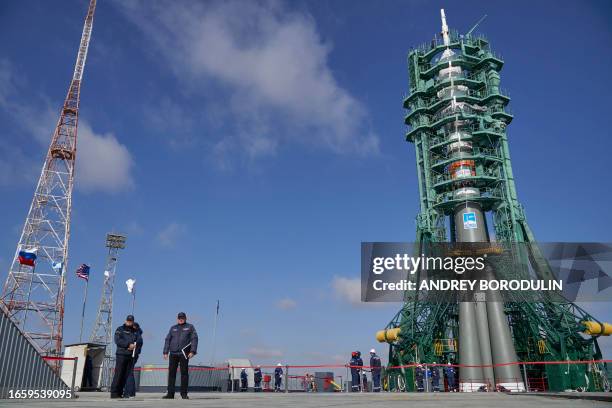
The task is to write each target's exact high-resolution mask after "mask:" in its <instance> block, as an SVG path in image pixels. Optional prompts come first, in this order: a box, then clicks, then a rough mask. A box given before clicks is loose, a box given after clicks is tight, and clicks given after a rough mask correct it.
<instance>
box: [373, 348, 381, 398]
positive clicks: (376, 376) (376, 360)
mask: <svg viewBox="0 0 612 408" xmlns="http://www.w3.org/2000/svg"><path fill="white" fill-rule="evenodd" d="M381 366H382V365H381V363H380V357H378V355H376V350H374V349H372V350H370V370H372V391H374V392H380V371H381V369H382V368H381Z"/></svg>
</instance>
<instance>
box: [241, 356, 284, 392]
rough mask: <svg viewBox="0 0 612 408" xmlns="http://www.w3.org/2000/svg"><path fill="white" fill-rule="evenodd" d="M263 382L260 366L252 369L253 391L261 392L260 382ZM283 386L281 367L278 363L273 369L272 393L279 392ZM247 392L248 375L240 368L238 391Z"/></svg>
mask: <svg viewBox="0 0 612 408" xmlns="http://www.w3.org/2000/svg"><path fill="white" fill-rule="evenodd" d="M262 380H263V373H262V372H261V366H260V365H258V366H256V367H255V368H254V369H253V381H254V383H255V386H254V387H253V391H255V392H261V390H262V388H261V381H262ZM282 385H283V365H282V364H281V363H278V364H277V365H276V368H274V392H280V391H281V388H282ZM248 390H249V374H248V373H247V369H246V368H242V370H241V371H240V391H241V392H246V391H248Z"/></svg>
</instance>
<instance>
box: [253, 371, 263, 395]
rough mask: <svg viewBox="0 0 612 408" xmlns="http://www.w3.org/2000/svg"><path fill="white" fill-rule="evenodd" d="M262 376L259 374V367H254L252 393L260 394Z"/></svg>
mask: <svg viewBox="0 0 612 408" xmlns="http://www.w3.org/2000/svg"><path fill="white" fill-rule="evenodd" d="M262 377H263V376H262V374H261V366H260V365H258V366H257V367H255V370H253V381H255V388H254V391H255V392H260V391H261V379H262Z"/></svg>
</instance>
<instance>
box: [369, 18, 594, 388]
mask: <svg viewBox="0 0 612 408" xmlns="http://www.w3.org/2000/svg"><path fill="white" fill-rule="evenodd" d="M472 31H473V29H472V30H470V31H469V32H468V34H466V35H459V33H457V32H452V31H449V30H448V27H447V26H446V21H445V16H444V13H443V12H442V40H443V41H440V39H439V38H438V37H436V38H434V40H432V42H431V43H430V44H427V45H422V46H420V47H418V48H416V49H413V50H412V51H411V52H410V53H409V55H408V71H409V82H410V94H409V96H407V97H406V98H405V100H404V108H405V109H407V110H408V113H407V115H406V117H405V123H406V124H407V125H408V126H409V130H408V133H407V134H406V139H407V140H408V141H409V142H411V143H413V144H414V146H415V151H416V163H417V175H418V182H419V198H420V214H418V216H417V231H416V241H417V243H418V244H419V246H420V248H423V247H424V246H426V245H428V244H429V243H436V242H461V241H462V240H461V239H460V238H461V237H459V236H458V229H457V228H456V225H457V224H458V222H457V215H462V211H463V210H464V209H465V208H469V209H470V211H471V212H472V215H473V214H476V216H477V217H480V218H481V219H480V220H479V222H480V223H482V225H484V226H485V227H486V226H487V224H492V226H493V229H494V232H495V238H496V240H497V241H498V242H500V243H507V244H513V243H526V244H528V245H527V248H529V251H530V253H529V254H528V255H529V262H530V263H531V265H532V267H533V268H534V269H536V270H538V271H539V272H541V273H542V274H546V273H547V272H550V270H549V269H548V270H547V268H548V264H547V261H546V259H545V258H544V257H543V256H542V254H541V252H540V250H539V249H538V246H537V243H536V242H535V238H534V236H533V233H532V232H531V229H530V228H529V225H528V224H527V220H526V218H525V214H524V211H523V207H522V206H521V204H520V203H519V201H518V198H517V193H516V187H515V180H514V176H513V173H512V165H511V160H510V153H509V146H508V136H507V130H506V128H507V126H508V125H509V124H510V122H511V121H512V119H513V115H512V114H511V113H509V110H508V108H507V105H508V103H509V102H510V98H509V97H508V96H507V94H506V93H505V92H502V90H501V89H500V87H499V84H500V74H499V73H500V71H501V69H502V66H503V64H504V63H503V61H502V59H501V58H500V57H499V56H497V55H495V54H494V53H493V51H492V50H491V47H490V44H489V42H488V40H487V39H486V38H484V37H482V36H475V35H472ZM486 214H489V218H486ZM485 233H486V234H488V232H486V231H485ZM485 238H486V239H482V240H478V241H487V240H488V235H487V237H485ZM418 253H419V254H420V253H421V252H420V250H419V252H418ZM462 303H466V302H460V303H459V304H453V303H430V302H425V301H421V300H420V299H419V295H418V293H417V294H406V298H405V303H404V306H403V307H402V309H401V310H400V311H399V312H398V313H397V314H396V315H395V317H394V318H393V320H392V321H391V322H390V323H389V324H388V325H387V327H386V330H385V331H381V332H380V333H379V334H381V336H380V337H379V341H386V342H388V343H389V344H390V351H389V365H390V366H398V365H405V364H409V363H430V364H431V363H434V362H438V363H440V362H447V361H448V362H450V361H452V362H455V363H465V362H464V361H461V356H460V354H461V353H460V352H461V346H462V344H461V332H462V330H464V328H462V327H461V318H462V316H464V315H462V309H463V308H462V306H461V304H462ZM483 303H484V302H483ZM499 312H500V313H497V315H496V316H497V318H498V319H499V317H500V316H501V318H502V319H503V320H505V322H504V325H505V326H507V328H509V329H510V330H509V331H507V332H506V334H508V335H509V336H511V337H509V338H510V342H511V346H512V347H510V348H512V350H510V351H511V352H513V353H515V354H514V358H518V361H522V362H530V361H531V362H534V361H561V360H582V361H588V360H597V359H601V350H600V348H599V346H598V343H597V338H596V336H589V335H588V331H587V330H585V325H584V324H583V322H585V321H592V320H596V319H594V318H593V317H592V316H590V315H589V314H588V313H587V312H585V311H584V310H582V309H581V308H580V307H578V306H577V305H575V304H573V303H571V302H568V301H559V300H558V299H555V301H550V302H549V301H547V300H544V301H543V302H528V301H523V302H520V301H516V302H506V303H505V304H504V305H503V308H502V310H501V311H499ZM489 318H490V317H489ZM489 322H490V320H489ZM497 322H498V323H501V322H499V320H498V321H497ZM506 323H507V324H506ZM495 340H497V339H495ZM463 345H464V346H465V341H464V344H463ZM493 360H495V356H493ZM493 362H494V363H495V361H493ZM466 364H467V365H469V364H470V362H469V361H468V362H467V363H466ZM468 368H471V367H468ZM461 370H462V369H460V375H461ZM388 373H389V374H390V376H389V379H390V384H389V386H390V388H392V389H407V390H414V379H415V377H414V375H415V373H414V370H412V369H406V370H404V369H402V370H389V371H388ZM604 374H605V367H604V365H603V364H601V363H592V364H589V365H586V364H583V365H571V366H570V365H568V366H561V365H558V364H550V365H535V364H532V365H529V364H526V365H525V370H524V371H523V372H521V373H520V375H519V377H521V376H522V377H525V376H526V377H527V378H523V379H518V380H519V381H523V380H527V379H528V378H530V377H532V378H543V377H545V378H546V379H547V381H548V386H549V387H550V389H551V390H558V391H562V390H565V389H568V388H571V389H576V388H578V387H581V388H583V389H587V390H590V391H595V390H602V389H603V388H604V387H602V384H603V383H605V381H606V380H605V379H604ZM495 376H496V377H497V372H496V373H495ZM473 378H485V377H473ZM460 379H461V376H460Z"/></svg>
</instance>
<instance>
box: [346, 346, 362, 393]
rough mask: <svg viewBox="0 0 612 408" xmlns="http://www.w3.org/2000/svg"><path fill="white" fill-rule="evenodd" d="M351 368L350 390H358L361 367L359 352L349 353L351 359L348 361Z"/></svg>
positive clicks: (359, 388) (359, 387)
mask: <svg viewBox="0 0 612 408" xmlns="http://www.w3.org/2000/svg"><path fill="white" fill-rule="evenodd" d="M349 366H350V368H351V391H352V392H358V391H359V390H361V374H360V373H361V367H363V360H362V359H361V352H359V351H353V352H352V353H351V361H350V362H349Z"/></svg>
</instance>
